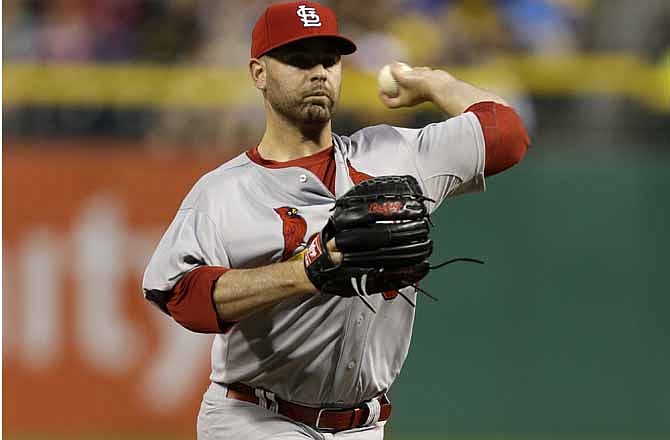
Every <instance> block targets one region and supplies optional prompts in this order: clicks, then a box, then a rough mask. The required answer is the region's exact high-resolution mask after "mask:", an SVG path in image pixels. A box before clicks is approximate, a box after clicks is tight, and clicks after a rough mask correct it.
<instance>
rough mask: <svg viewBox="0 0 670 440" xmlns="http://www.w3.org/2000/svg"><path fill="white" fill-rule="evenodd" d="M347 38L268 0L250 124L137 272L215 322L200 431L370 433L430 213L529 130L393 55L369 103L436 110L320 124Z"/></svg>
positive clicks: (195, 324)
mask: <svg viewBox="0 0 670 440" xmlns="http://www.w3.org/2000/svg"><path fill="white" fill-rule="evenodd" d="M355 50H356V46H355V44H354V43H353V42H352V41H351V40H349V39H347V38H345V37H343V36H341V35H340V33H339V30H338V24H337V20H336V17H335V14H334V12H333V11H331V10H330V9H328V8H327V7H325V6H322V5H319V4H317V3H312V2H293V3H282V4H275V5H272V6H270V7H268V8H267V9H266V11H265V12H264V13H263V15H262V16H261V17H260V18H259V19H258V22H257V23H256V26H255V27H254V30H253V32H252V36H251V59H250V61H249V74H250V77H251V81H252V83H253V85H254V86H255V87H256V89H258V90H259V91H260V93H261V95H262V97H263V100H264V104H265V114H266V126H265V133H264V135H263V137H262V139H261V140H260V142H259V143H258V145H257V146H255V147H253V148H251V149H250V150H248V151H246V152H245V153H243V154H241V155H239V156H237V157H235V158H233V159H232V160H230V161H228V162H226V163H224V164H223V165H221V166H220V167H219V168H217V169H215V170H213V171H211V172H210V173H208V174H206V175H204V176H203V177H202V178H201V179H200V180H199V181H198V182H197V183H196V184H195V186H194V187H193V188H192V189H191V191H190V193H189V194H188V195H187V196H186V198H185V199H184V201H183V203H182V204H181V207H180V208H179V210H178V211H177V214H176V216H175V218H174V220H173V221H172V223H171V224H170V226H169V227H168V229H167V231H166V232H165V234H164V236H163V237H162V239H161V241H160V243H159V244H158V247H157V248H156V251H155V253H154V254H153V256H152V258H151V261H150V262H149V265H148V267H147V269H146V272H145V274H144V280H143V288H144V294H145V297H146V298H147V299H148V300H149V301H151V302H152V303H154V304H155V305H157V306H158V307H159V308H160V309H161V310H162V311H163V312H165V313H166V314H167V315H169V316H171V317H172V318H173V319H174V320H175V321H177V322H178V323H179V324H181V325H182V326H184V327H185V328H187V329H189V330H192V331H194V332H201V333H215V334H216V336H215V339H214V343H213V346H212V357H211V359H212V372H211V376H210V379H211V385H210V386H209V388H208V390H207V391H206V393H205V394H204V397H203V400H202V405H201V408H200V413H199V415H198V421H197V432H198V438H199V439H201V440H223V439H245V440H260V439H270V438H271V439H325V438H329V439H330V438H338V439H340V438H341V439H352V440H353V439H362V440H372V439H381V438H382V437H383V430H384V424H385V423H386V421H388V419H389V417H390V416H391V402H390V401H389V399H388V397H387V392H388V390H389V388H390V387H391V385H392V384H393V381H394V380H395V378H396V377H397V376H398V374H399V372H400V369H401V368H402V365H403V362H404V360H405V357H406V355H407V352H408V349H409V343H410V335H411V333H412V324H413V321H414V313H415V305H416V296H417V289H419V290H420V288H419V286H418V282H419V281H420V280H421V279H422V278H423V277H425V276H426V274H427V273H428V271H429V265H428V262H427V259H428V257H429V256H430V254H431V252H432V249H433V242H432V240H431V239H430V221H429V215H430V213H431V212H433V211H434V210H435V209H437V208H438V207H439V206H440V204H441V203H442V202H443V201H444V200H445V199H446V198H448V197H453V196H456V195H458V194H463V193H466V192H475V191H483V190H484V179H485V177H486V176H490V175H492V174H495V173H498V172H501V171H503V170H505V169H507V168H509V167H511V166H512V165H514V164H515V163H517V162H519V161H520V160H521V158H522V157H523V155H524V153H525V151H526V149H527V147H528V144H529V139H528V136H527V134H526V131H525V129H524V127H523V125H522V123H521V121H520V119H519V117H518V116H517V114H516V113H515V112H514V110H512V109H511V108H510V107H509V105H508V104H507V103H505V101H503V100H502V99H501V98H500V97H498V96H496V95H494V94H491V93H489V92H485V91H483V90H480V89H478V88H476V87H473V86H472V85H469V84H467V83H465V82H463V81H460V80H458V79H456V78H454V77H453V76H451V75H450V74H449V73H447V72H445V71H441V70H433V69H430V68H427V67H420V68H414V69H409V68H407V67H406V66H401V65H400V64H399V63H396V64H393V65H392V66H391V74H392V76H393V79H394V80H395V81H396V82H397V93H393V95H394V96H393V97H391V96H388V95H387V94H384V93H380V99H381V100H382V101H383V102H384V104H385V105H386V106H388V107H389V108H398V107H406V106H414V105H416V104H419V103H421V102H424V101H430V102H432V103H433V104H434V105H436V106H437V107H438V108H439V109H440V110H442V111H443V112H444V113H446V114H447V115H449V116H451V117H450V118H449V119H446V120H445V121H443V122H439V123H435V124H430V125H427V126H425V127H423V128H421V129H407V128H400V127H394V126H389V125H379V126H373V127H366V128H363V129H361V130H360V131H357V132H356V133H354V134H353V135H351V136H349V137H347V136H339V135H337V134H335V133H333V132H332V130H331V118H332V116H333V112H334V110H335V107H336V104H337V102H338V99H339V96H340V86H341V77H342V64H341V57H342V56H345V55H348V54H351V53H353V52H354V51H355Z"/></svg>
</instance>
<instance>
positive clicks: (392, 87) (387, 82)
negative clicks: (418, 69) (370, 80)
mask: <svg viewBox="0 0 670 440" xmlns="http://www.w3.org/2000/svg"><path fill="white" fill-rule="evenodd" d="M398 64H400V68H401V70H403V71H409V70H412V68H411V67H410V66H409V65H407V64H405V63H398ZM377 85H378V86H379V91H380V92H382V93H383V94H384V95H386V96H388V97H389V98H395V97H396V96H398V94H400V89H399V88H398V81H396V80H395V78H393V75H392V74H391V66H390V65H388V64H387V65H385V66H384V67H382V68H381V69H380V70H379V74H378V75H377Z"/></svg>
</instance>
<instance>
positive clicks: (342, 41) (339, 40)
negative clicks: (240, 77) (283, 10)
mask: <svg viewBox="0 0 670 440" xmlns="http://www.w3.org/2000/svg"><path fill="white" fill-rule="evenodd" d="M311 38H323V39H327V40H331V41H332V42H333V44H334V45H335V46H336V47H337V51H338V53H339V54H340V55H350V54H352V53H354V52H356V45H355V44H354V42H353V41H351V40H350V39H348V38H347V37H343V36H342V35H336V34H331V35H328V34H318V35H302V36H300V37H296V38H292V39H290V40H286V41H282V43H281V44H277V45H276V46H273V47H269V48H268V49H266V50H264V51H263V52H262V53H261V54H259V55H258V56H257V57H256V58H260V57H262V56H263V55H266V54H267V53H268V52H270V51H272V50H274V49H277V48H279V47H282V46H286V45H287V44H291V43H295V42H296V41H301V40H307V39H311Z"/></svg>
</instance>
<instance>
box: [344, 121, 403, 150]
mask: <svg viewBox="0 0 670 440" xmlns="http://www.w3.org/2000/svg"><path fill="white" fill-rule="evenodd" d="M402 130H404V129H401V128H399V127H394V126H392V125H388V124H381V125H372V126H370V127H364V128H362V129H360V130H358V131H356V132H354V133H353V134H352V135H351V136H337V135H335V136H336V139H339V140H340V141H341V143H342V144H343V146H344V148H345V150H346V152H347V153H348V155H349V156H353V155H357V154H365V153H373V152H377V153H380V152H381V151H382V150H385V151H388V150H389V149H399V148H404V145H403V144H404V139H403V136H402Z"/></svg>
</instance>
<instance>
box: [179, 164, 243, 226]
mask: <svg viewBox="0 0 670 440" xmlns="http://www.w3.org/2000/svg"><path fill="white" fill-rule="evenodd" d="M251 168H253V164H252V162H251V160H249V158H248V156H247V155H246V153H242V154H240V155H238V156H236V157H234V158H232V159H230V160H229V161H227V162H225V163H223V164H221V165H220V166H219V167H217V168H215V169H213V170H212V171H210V172H208V173H207V174H205V175H203V176H202V177H200V179H198V181H197V182H196V183H195V185H193V188H191V191H189V193H188V195H187V196H186V198H185V199H184V201H183V202H182V205H181V207H180V209H195V210H197V211H201V212H205V213H206V212H211V211H213V210H215V208H217V207H219V206H220V205H223V204H225V201H226V199H227V198H228V197H229V196H230V195H232V194H235V193H236V192H237V191H236V188H240V187H244V186H246V185H247V183H248V182H247V181H248V180H249V179H250V174H251V173H250V172H249V170H250V169H251Z"/></svg>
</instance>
